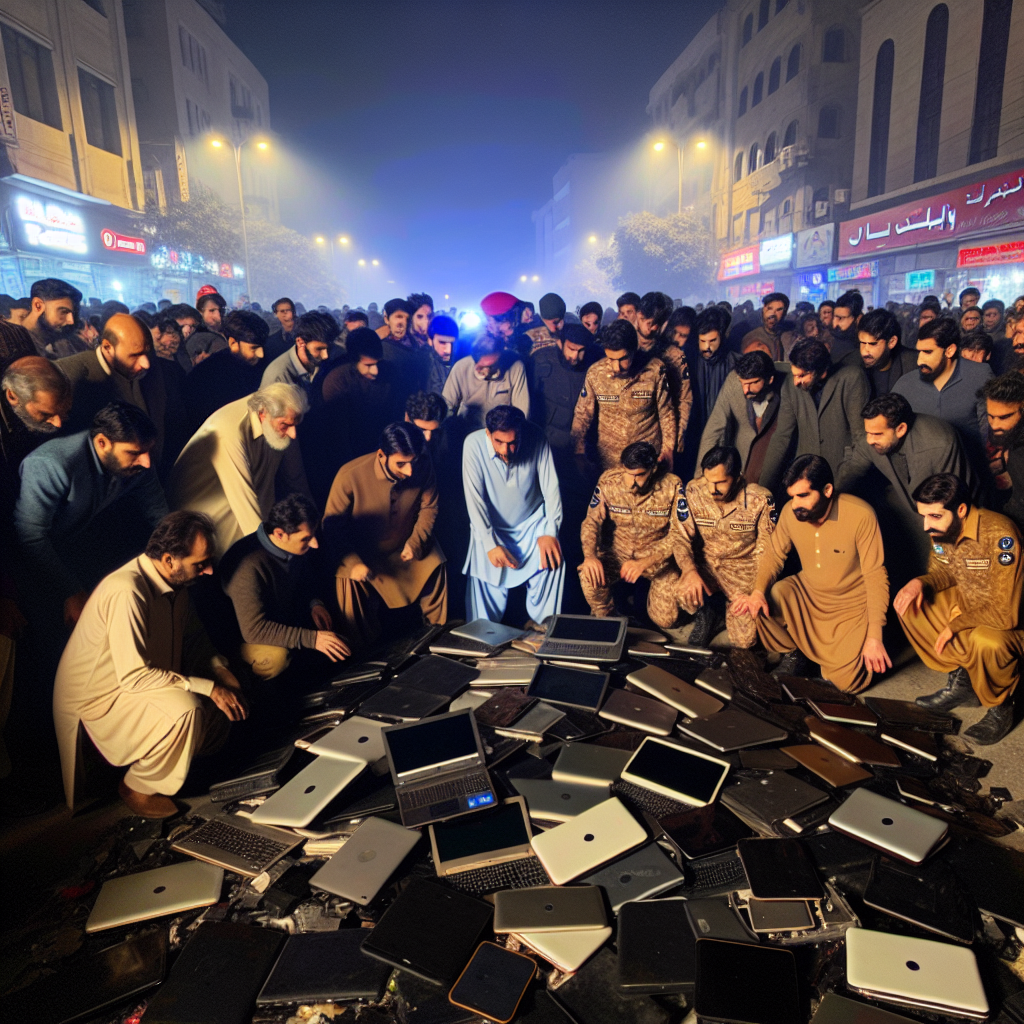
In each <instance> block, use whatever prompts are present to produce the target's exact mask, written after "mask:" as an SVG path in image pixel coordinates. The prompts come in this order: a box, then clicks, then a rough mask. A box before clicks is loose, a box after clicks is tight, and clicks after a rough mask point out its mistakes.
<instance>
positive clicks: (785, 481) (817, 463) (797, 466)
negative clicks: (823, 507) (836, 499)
mask: <svg viewBox="0 0 1024 1024" xmlns="http://www.w3.org/2000/svg"><path fill="white" fill-rule="evenodd" d="M798 480H806V481H807V482H808V483H809V484H810V485H811V489H812V490H815V491H818V492H819V493H821V494H824V493H825V485H826V484H835V478H834V477H833V476H832V467H831V466H830V465H829V464H828V460H827V459H823V458H822V457H821V456H820V455H800V456H797V458H795V459H794V460H793V461H792V462H791V463H790V464H789V469H787V470H786V472H785V474H784V475H783V477H782V487H783V489H784V490H787V491H788V490H789V488H790V487H792V486H793V484H795V483H796V482H797V481H798Z"/></svg>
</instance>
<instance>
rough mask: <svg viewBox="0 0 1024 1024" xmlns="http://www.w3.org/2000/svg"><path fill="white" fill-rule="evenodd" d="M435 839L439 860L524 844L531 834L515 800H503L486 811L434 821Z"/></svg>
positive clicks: (477, 854) (457, 858)
mask: <svg viewBox="0 0 1024 1024" xmlns="http://www.w3.org/2000/svg"><path fill="white" fill-rule="evenodd" d="M433 829H434V841H435V842H436V843H437V855H438V857H439V858H440V859H441V863H442V864H443V863H445V862H446V861H452V860H461V859H462V858H463V857H476V856H479V855H485V854H491V853H494V852H495V851H497V850H506V849H511V848H512V847H515V846H526V845H528V844H529V842H530V834H529V832H528V831H527V828H526V822H525V821H524V820H523V811H522V807H521V806H520V805H519V803H518V802H516V803H511V804H503V805H502V806H501V807H498V808H496V809H495V810H493V811H489V812H488V813H487V814H475V815H470V816H469V817H467V818H459V819H457V820H455V821H450V822H444V823H441V824H435V825H434V826H433Z"/></svg>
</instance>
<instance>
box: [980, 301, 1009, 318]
mask: <svg viewBox="0 0 1024 1024" xmlns="http://www.w3.org/2000/svg"><path fill="white" fill-rule="evenodd" d="M990 309H998V310H999V315H1000V316H1002V315H1003V313H1005V312H1006V303H1005V302H1003V301H1002V300H1001V299H989V300H988V301H987V302H983V303H982V304H981V311H982V313H987V312H988V311H989V310H990Z"/></svg>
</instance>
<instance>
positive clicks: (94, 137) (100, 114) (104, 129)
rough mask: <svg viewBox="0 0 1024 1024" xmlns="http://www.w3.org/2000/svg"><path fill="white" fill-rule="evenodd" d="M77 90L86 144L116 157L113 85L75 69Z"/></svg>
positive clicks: (117, 129)
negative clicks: (80, 101) (83, 120)
mask: <svg viewBox="0 0 1024 1024" xmlns="http://www.w3.org/2000/svg"><path fill="white" fill-rule="evenodd" d="M78 91H79V93H80V94H81V97H82V116H83V117H84V118H85V138H86V140H87V141H88V143H89V145H90V146H95V147H96V148H97V149H105V150H106V151H107V152H108V153H113V154H114V156H120V155H121V126H120V124H119V123H118V120H117V98H116V97H115V96H114V87H113V86H112V85H108V84H107V83H106V82H103V81H101V80H100V79H98V78H97V77H96V76H95V75H90V74H89V72H88V71H83V70H82V68H79V69H78Z"/></svg>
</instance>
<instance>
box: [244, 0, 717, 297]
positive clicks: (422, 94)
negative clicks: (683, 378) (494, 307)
mask: <svg viewBox="0 0 1024 1024" xmlns="http://www.w3.org/2000/svg"><path fill="white" fill-rule="evenodd" d="M224 6H225V8H226V11H227V15H228V22H227V26H226V28H227V32H228V34H229V35H230V36H231V37H232V39H234V40H235V42H236V43H237V44H238V45H239V46H240V47H241V49H242V50H243V51H244V52H245V53H246V54H247V56H248V57H249V58H250V59H251V60H252V61H253V63H254V64H255V65H256V67H257V68H258V69H259V70H260V72H261V73H262V74H263V75H264V76H265V78H266V79H267V82H268V84H269V87H270V104H271V120H272V124H273V128H274V131H275V133H277V134H278V136H279V137H280V140H281V142H282V144H283V149H284V150H285V151H286V152H287V154H288V155H287V156H282V161H283V163H282V173H281V183H280V195H281V217H282V220H283V221H284V223H286V224H287V225H288V226H290V227H293V228H295V229H296V230H298V231H302V232H303V233H306V234H310V235H313V234H317V233H322V234H328V233H330V232H332V231H333V232H334V233H335V234H336V235H337V234H339V233H346V234H348V235H350V237H351V239H352V251H351V254H346V255H345V256H344V262H343V258H342V256H341V255H340V254H339V256H338V265H339V269H341V268H344V270H343V272H342V273H341V274H340V276H341V277H342V279H343V280H344V281H345V283H346V285H347V286H348V287H349V299H350V301H352V302H354V303H359V304H365V303H366V302H368V301H371V300H372V299H376V300H377V301H379V302H382V301H384V300H386V299H388V298H390V297H392V296H393V295H395V294H398V293H402V294H403V295H404V294H405V293H406V292H408V291H411V290H414V289H415V290H421V289H422V290H427V291H430V292H431V293H432V294H433V295H434V298H435V300H437V301H438V302H439V303H440V302H441V301H442V297H443V295H444V293H446V292H448V293H450V294H451V296H452V301H453V302H455V301H458V302H460V303H468V302H476V301H478V300H479V298H480V296H481V295H483V294H484V293H485V292H487V291H491V290H494V289H497V288H507V289H509V290H514V288H515V286H516V285H517V284H518V278H519V275H520V274H522V273H533V272H534V264H535V262H536V256H535V242H534V226H533V222H532V221H531V219H530V214H531V213H532V211H533V210H535V209H538V208H539V207H541V206H542V205H543V204H544V203H545V202H546V201H547V200H548V199H550V198H551V178H552V176H553V175H554V173H555V171H557V170H558V168H559V167H560V166H561V164H562V163H563V162H564V160H565V158H566V157H567V156H569V155H570V154H571V153H578V152H596V151H602V150H608V149H616V148H618V147H621V146H626V145H629V144H632V143H635V142H638V141H639V139H640V137H641V136H642V134H643V133H644V132H645V131H646V130H648V129H649V128H650V120H649V118H648V117H647V114H646V107H647V101H648V95H649V92H650V89H651V86H653V85H654V83H655V82H656V81H657V80H658V78H659V77H660V76H661V75H662V74H663V73H664V71H665V69H666V68H667V67H668V66H669V64H670V63H671V62H672V61H673V60H675V58H676V57H677V56H678V55H679V53H680V52H681V51H682V50H683V48H684V47H685V46H686V45H687V43H688V42H689V41H690V39H691V38H692V37H693V35H694V34H696V33H697V32H698V31H699V30H700V29H701V28H702V27H703V25H704V24H705V22H706V21H707V19H708V18H709V17H710V16H711V14H712V13H714V11H715V10H717V9H718V8H719V7H720V6H721V3H720V2H719V0H671V2H670V0H639V2H636V3H631V4H625V3H621V2H618V3H615V2H609V0H588V2H586V3H584V2H579V0H577V2H559V0H547V2H545V0H520V2H517V3H506V2H504V0H462V2H458V0H455V2H451V0H449V2H431V0H423V2H411V0H373V2H353V0H290V2H288V3H284V2H282V0H224ZM293 161H294V162H293ZM359 256H363V257H365V258H367V259H368V260H369V259H370V258H378V259H379V260H380V261H381V267H380V268H379V269H377V270H375V271H370V272H371V273H375V274H377V275H378V279H377V280H376V281H372V280H367V279H366V278H365V275H366V274H367V273H368V271H362V272H361V273H362V274H363V275H364V278H363V280H364V281H365V284H364V283H361V282H360V280H359V279H358V278H353V277H350V276H349V275H350V274H351V275H354V274H356V273H360V272H359V271H358V270H357V268H356V266H355V262H356V259H357V258H358V257H359ZM389 281H394V282H395V283H394V284H389V283H388V282H389ZM524 297H526V298H533V299H534V300H536V299H537V298H538V296H534V295H527V296H524Z"/></svg>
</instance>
